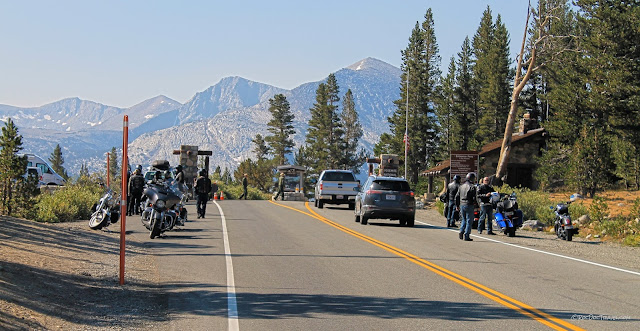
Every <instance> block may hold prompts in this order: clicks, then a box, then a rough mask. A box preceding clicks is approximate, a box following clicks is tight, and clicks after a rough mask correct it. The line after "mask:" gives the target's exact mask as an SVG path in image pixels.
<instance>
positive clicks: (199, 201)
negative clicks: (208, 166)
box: [195, 169, 211, 218]
mask: <svg viewBox="0 0 640 331" xmlns="http://www.w3.org/2000/svg"><path fill="white" fill-rule="evenodd" d="M195 190H196V209H197V212H198V218H204V214H205V212H206V210H207V200H209V192H211V179H209V177H208V176H207V172H206V171H205V170H204V169H202V170H200V172H199V176H198V178H196V185H195Z"/></svg>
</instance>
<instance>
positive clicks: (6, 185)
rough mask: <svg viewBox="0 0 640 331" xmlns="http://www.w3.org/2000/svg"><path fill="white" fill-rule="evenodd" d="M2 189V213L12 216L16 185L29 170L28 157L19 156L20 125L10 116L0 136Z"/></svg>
mask: <svg viewBox="0 0 640 331" xmlns="http://www.w3.org/2000/svg"><path fill="white" fill-rule="evenodd" d="M0 148H2V149H1V150H0V190H1V191H2V192H1V194H2V201H0V203H1V206H0V207H1V208H2V213H3V214H5V215H9V216H11V214H12V211H13V207H14V202H13V201H12V200H13V191H14V185H13V183H14V182H16V181H17V180H18V179H20V178H21V177H22V175H24V173H25V172H26V170H27V157H26V155H25V156H18V152H20V151H21V150H22V135H20V134H18V127H16V126H15V124H14V123H13V120H12V119H11V118H8V119H7V121H6V123H5V125H4V127H3V128H2V136H1V137H0Z"/></svg>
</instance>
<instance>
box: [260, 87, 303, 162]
mask: <svg viewBox="0 0 640 331" xmlns="http://www.w3.org/2000/svg"><path fill="white" fill-rule="evenodd" d="M269 111H270V112H271V120H270V121H269V123H267V126H268V129H267V130H269V132H270V133H271V135H269V136H266V137H265V138H264V140H265V141H266V142H268V143H269V148H270V150H272V151H273V152H274V154H275V156H276V162H277V163H278V164H287V158H286V155H287V154H289V153H291V150H292V148H293V146H295V144H294V143H293V138H291V136H292V135H293V134H295V132H296V130H295V129H294V127H293V119H294V115H293V113H292V112H291V108H290V106H289V101H287V98H286V97H285V96H284V95H283V94H276V95H275V96H274V97H273V98H272V99H269Z"/></svg>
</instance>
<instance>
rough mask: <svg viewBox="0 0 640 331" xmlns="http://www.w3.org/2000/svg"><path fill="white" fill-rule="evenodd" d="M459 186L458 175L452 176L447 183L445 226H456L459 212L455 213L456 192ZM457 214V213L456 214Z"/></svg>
mask: <svg viewBox="0 0 640 331" xmlns="http://www.w3.org/2000/svg"><path fill="white" fill-rule="evenodd" d="M459 188H460V176H458V175H455V176H453V181H452V182H451V183H449V185H447V192H446V197H447V200H448V202H447V205H446V206H447V227H448V228H454V227H455V226H456V218H457V217H456V216H459V215H460V213H456V208H457V206H456V194H458V189H459ZM456 214H457V215H456Z"/></svg>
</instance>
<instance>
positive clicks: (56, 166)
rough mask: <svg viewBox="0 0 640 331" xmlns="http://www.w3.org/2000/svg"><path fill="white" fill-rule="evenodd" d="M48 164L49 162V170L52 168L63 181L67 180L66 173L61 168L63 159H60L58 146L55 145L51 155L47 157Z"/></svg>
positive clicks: (60, 154)
mask: <svg viewBox="0 0 640 331" xmlns="http://www.w3.org/2000/svg"><path fill="white" fill-rule="evenodd" d="M49 162H51V168H53V171H55V172H56V173H57V174H59V175H60V176H62V177H63V178H64V179H65V180H68V179H69V175H68V174H67V171H66V170H65V169H64V167H63V166H62V165H63V164H64V158H63V157H62V149H61V148H60V144H56V147H55V148H54V149H53V153H51V156H49Z"/></svg>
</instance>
